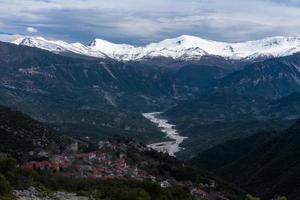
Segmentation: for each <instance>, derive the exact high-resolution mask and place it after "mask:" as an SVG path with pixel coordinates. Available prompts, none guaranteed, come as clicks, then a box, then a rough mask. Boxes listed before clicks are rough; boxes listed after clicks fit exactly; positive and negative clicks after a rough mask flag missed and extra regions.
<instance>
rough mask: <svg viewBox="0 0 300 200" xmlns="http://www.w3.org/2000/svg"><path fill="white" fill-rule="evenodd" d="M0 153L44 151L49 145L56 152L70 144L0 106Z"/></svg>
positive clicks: (60, 136)
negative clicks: (38, 149)
mask: <svg viewBox="0 0 300 200" xmlns="http://www.w3.org/2000/svg"><path fill="white" fill-rule="evenodd" d="M0 140H1V145H0V152H1V153H11V154H15V153H19V154H20V153H24V152H28V151H30V150H34V149H37V148H41V149H46V148H47V147H49V146H50V145H51V146H52V147H51V148H56V149H57V150H58V151H59V150H60V149H61V148H63V147H65V146H66V145H67V144H69V143H71V142H72V140H71V139H70V138H68V137H66V136H62V135H59V134H58V133H56V132H55V131H54V130H52V129H50V128H48V127H46V126H45V125H43V124H41V123H39V122H37V121H35V120H33V119H31V118H30V117H29V116H27V115H24V114H22V113H20V112H16V111H12V110H10V109H9V108H6V107H2V106H0Z"/></svg>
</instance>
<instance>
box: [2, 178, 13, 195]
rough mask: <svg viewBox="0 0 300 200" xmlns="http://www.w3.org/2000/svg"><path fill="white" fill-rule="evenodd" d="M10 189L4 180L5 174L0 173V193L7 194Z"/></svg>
mask: <svg viewBox="0 0 300 200" xmlns="http://www.w3.org/2000/svg"><path fill="white" fill-rule="evenodd" d="M11 191H12V189H11V187H10V184H9V182H8V181H7V180H6V178H5V176H3V175H2V174H0V194H1V195H7V194H10V193H11Z"/></svg>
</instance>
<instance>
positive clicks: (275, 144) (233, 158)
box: [192, 120, 300, 199]
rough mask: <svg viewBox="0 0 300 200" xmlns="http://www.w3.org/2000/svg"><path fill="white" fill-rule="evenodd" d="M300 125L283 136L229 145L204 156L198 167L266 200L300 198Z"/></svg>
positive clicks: (262, 136) (264, 136)
mask: <svg viewBox="0 0 300 200" xmlns="http://www.w3.org/2000/svg"><path fill="white" fill-rule="evenodd" d="M299 147H300V121H299V120H298V121H297V122H296V123H295V124H294V125H293V126H292V127H290V128H288V129H287V130H286V131H283V132H264V133H259V134H256V135H253V136H251V137H249V138H245V139H238V140H232V141H228V142H226V143H224V144H222V145H218V146H216V147H213V148H211V149H209V150H207V151H205V152H202V153H200V154H199V155H198V156H197V157H196V158H194V159H193V160H192V163H194V164H195V165H197V166H200V167H202V168H206V169H208V170H212V171H215V172H216V173H218V174H219V175H221V176H222V177H224V178H226V179H227V180H229V181H233V182H234V183H236V184H237V185H239V186H241V187H242V188H244V189H245V190H248V191H250V192H252V193H253V194H256V195H258V196H261V197H263V199H269V198H271V197H273V196H274V195H276V194H281V195H286V196H287V197H288V198H289V199H297V198H298V197H299V195H300V194H299V191H300V190H299V188H300V184H299V181H298V180H300V176H299V170H300V168H299V166H300V160H299V152H300V149H299Z"/></svg>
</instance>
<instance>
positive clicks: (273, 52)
mask: <svg viewBox="0 0 300 200" xmlns="http://www.w3.org/2000/svg"><path fill="white" fill-rule="evenodd" d="M0 39H1V37H0ZM10 42H12V43H14V44H17V45H26V46H31V47H37V48H41V49H45V50H48V51H52V52H56V53H60V52H73V53H76V54H81V55H86V56H92V57H98V58H106V57H109V58H112V59H116V60H119V61H136V60H143V59H149V58H150V59H151V58H157V57H163V58H164V57H165V58H172V59H179V60H199V59H201V57H202V56H204V55H211V56H220V57H223V58H225V59H232V60H241V59H256V58H260V57H282V56H287V55H292V54H294V53H297V52H300V37H269V38H265V39H262V40H256V41H248V42H240V43H225V42H217V41H212V40H206V39H202V38H199V37H194V36H188V35H182V36H180V37H177V38H173V39H166V40H163V41H161V42H158V43H151V44H148V45H146V46H140V47H135V46H132V45H127V44H114V43H111V42H108V41H105V40H102V39H95V40H94V41H93V42H91V43H90V44H89V45H84V44H81V43H67V42H64V41H60V40H58V41H53V40H47V39H45V38H42V37H24V36H20V37H19V38H17V39H14V40H12V41H10Z"/></svg>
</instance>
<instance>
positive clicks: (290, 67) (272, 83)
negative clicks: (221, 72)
mask: <svg viewBox="0 0 300 200" xmlns="http://www.w3.org/2000/svg"><path fill="white" fill-rule="evenodd" d="M218 88H225V89H226V88H228V89H229V90H231V91H235V92H237V93H240V94H245V95H259V96H265V97H270V98H280V97H283V96H286V95H289V94H291V93H294V92H299V91H300V54H295V55H293V56H288V57H283V58H277V59H269V60H266V61H263V62H257V63H254V64H250V65H249V66H248V67H246V68H245V69H243V70H241V71H237V72H234V73H232V74H230V75H228V76H227V77H224V78H223V79H222V80H220V83H219V85H218Z"/></svg>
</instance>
